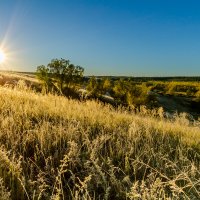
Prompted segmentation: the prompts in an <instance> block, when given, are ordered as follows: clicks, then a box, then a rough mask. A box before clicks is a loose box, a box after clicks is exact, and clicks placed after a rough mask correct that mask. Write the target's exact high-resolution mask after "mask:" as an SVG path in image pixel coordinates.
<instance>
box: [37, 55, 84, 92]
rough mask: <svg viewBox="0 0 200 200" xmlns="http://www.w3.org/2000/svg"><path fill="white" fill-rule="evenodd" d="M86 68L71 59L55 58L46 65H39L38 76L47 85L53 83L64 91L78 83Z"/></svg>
mask: <svg viewBox="0 0 200 200" xmlns="http://www.w3.org/2000/svg"><path fill="white" fill-rule="evenodd" d="M83 73H84V69H83V68H82V67H80V66H75V65H74V64H70V61H69V60H65V59H62V58H61V59H60V60H59V59H53V60H51V62H50V63H49V64H48V65H47V67H45V66H44V65H41V66H38V67H37V76H38V78H39V79H40V80H42V81H43V82H44V83H45V84H46V85H47V86H48V85H49V84H50V83H53V84H54V86H55V87H56V88H57V89H58V90H59V91H60V92H61V93H63V91H64V88H72V87H74V86H75V85H76V84H78V83H79V82H80V81H81V79H82V77H83Z"/></svg>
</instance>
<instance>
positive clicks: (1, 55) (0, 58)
mask: <svg viewBox="0 0 200 200" xmlns="http://www.w3.org/2000/svg"><path fill="white" fill-rule="evenodd" d="M4 60H5V53H4V52H3V51H2V50H0V63H2V62H4Z"/></svg>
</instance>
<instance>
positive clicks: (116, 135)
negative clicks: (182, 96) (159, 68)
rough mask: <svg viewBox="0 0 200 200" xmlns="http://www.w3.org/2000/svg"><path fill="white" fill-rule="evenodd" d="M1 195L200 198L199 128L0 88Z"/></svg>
mask: <svg viewBox="0 0 200 200" xmlns="http://www.w3.org/2000/svg"><path fill="white" fill-rule="evenodd" d="M0 130H1V132H0V154H1V155H0V180H1V181H0V190H2V192H0V194H3V195H5V196H6V195H7V197H8V196H9V194H10V196H11V199H138V200H139V199H159V198H160V199H198V198H199V197H200V182H199V179H200V122H199V121H194V122H190V121H189V120H188V119H187V115H186V114H182V115H177V116H175V117H174V118H173V119H166V118H164V117H163V111H162V109H158V110H153V111H149V110H146V109H145V108H144V107H143V108H141V111H140V112H138V113H134V112H132V111H127V110H126V109H124V108H118V109H114V108H112V107H111V106H108V105H103V104H101V103H99V102H96V101H84V102H80V101H78V100H71V99H67V98H65V97H62V96H55V95H51V94H47V95H42V94H38V93H35V92H33V91H31V90H30V89H29V88H28V87H26V85H25V84H24V83H23V82H20V83H19V84H17V86H16V87H14V88H9V87H1V88H0Z"/></svg>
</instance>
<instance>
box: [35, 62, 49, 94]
mask: <svg viewBox="0 0 200 200" xmlns="http://www.w3.org/2000/svg"><path fill="white" fill-rule="evenodd" d="M36 76H37V78H38V79H39V80H40V81H42V83H43V86H44V88H45V92H49V91H50V87H51V85H52V82H51V79H50V77H49V68H47V67H45V66H44V65H40V66H38V67H37V71H36Z"/></svg>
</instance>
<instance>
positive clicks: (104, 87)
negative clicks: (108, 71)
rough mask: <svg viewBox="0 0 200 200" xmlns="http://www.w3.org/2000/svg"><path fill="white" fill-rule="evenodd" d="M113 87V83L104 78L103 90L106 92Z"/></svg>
mask: <svg viewBox="0 0 200 200" xmlns="http://www.w3.org/2000/svg"><path fill="white" fill-rule="evenodd" d="M110 89H111V83H110V80H109V79H108V78H106V79H103V84H102V90H103V92H104V93H106V92H107V91H108V90H110Z"/></svg>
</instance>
